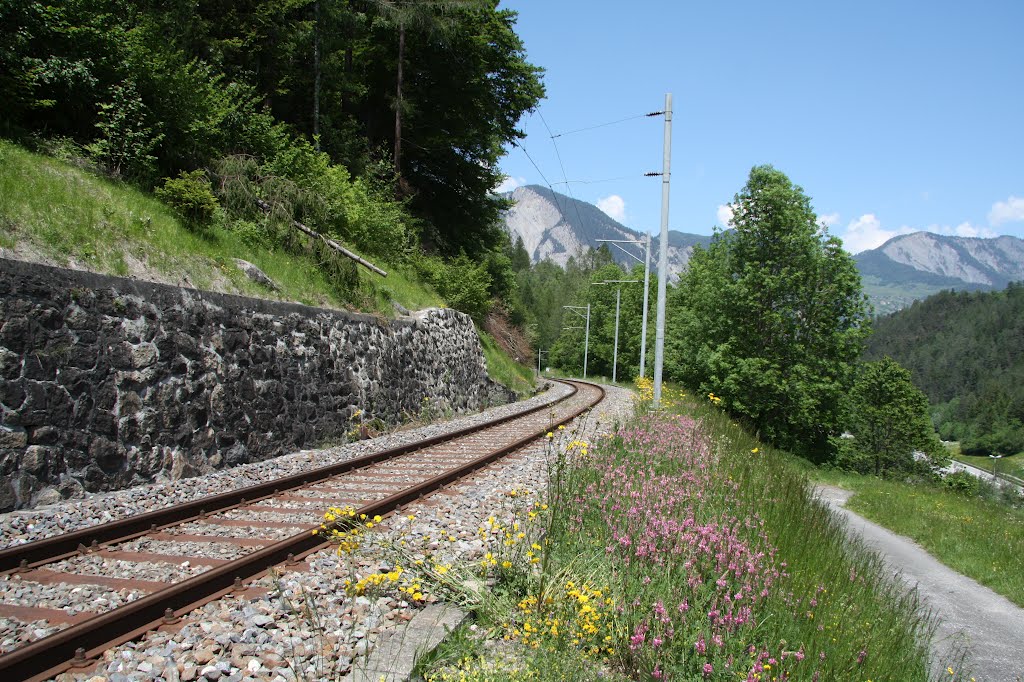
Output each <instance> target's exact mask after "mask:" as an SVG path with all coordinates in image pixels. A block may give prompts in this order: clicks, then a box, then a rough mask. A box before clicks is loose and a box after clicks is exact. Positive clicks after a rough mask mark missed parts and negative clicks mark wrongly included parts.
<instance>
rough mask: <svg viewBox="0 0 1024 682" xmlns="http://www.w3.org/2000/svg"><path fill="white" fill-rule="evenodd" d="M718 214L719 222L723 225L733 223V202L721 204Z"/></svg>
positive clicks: (726, 225) (727, 225)
mask: <svg viewBox="0 0 1024 682" xmlns="http://www.w3.org/2000/svg"><path fill="white" fill-rule="evenodd" d="M716 215H717V216H718V224H719V225H721V226H722V227H729V226H730V225H732V204H719V205H718V211H717V212H716Z"/></svg>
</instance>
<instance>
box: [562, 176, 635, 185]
mask: <svg viewBox="0 0 1024 682" xmlns="http://www.w3.org/2000/svg"><path fill="white" fill-rule="evenodd" d="M634 177H636V176H635V175H620V176H619V177H617V178H605V179H603V180H562V181H561V182H556V183H553V184H555V185H598V184H601V183H602V182H617V181H619V180H629V179H630V178H634Z"/></svg>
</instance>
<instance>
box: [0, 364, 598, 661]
mask: <svg viewBox="0 0 1024 682" xmlns="http://www.w3.org/2000/svg"><path fill="white" fill-rule="evenodd" d="M570 383H571V384H572V385H573V387H574V388H575V389H576V390H575V391H573V393H572V394H570V395H569V396H567V397H565V398H563V399H562V400H561V401H558V402H556V403H553V404H549V405H544V406H541V407H537V408H534V409H532V410H529V411H527V412H523V413H520V414H517V415H514V416H512V417H505V418H502V419H498V420H494V421H492V422H488V423H486V424H483V425H481V426H476V427H471V428H468V429H464V430H461V431H458V432H455V433H451V434H447V435H445V436H443V437H437V438H432V439H428V440H426V441H421V442H418V443H414V444H410V445H406V446H402V447H399V448H393V449H390V450H386V451H383V452H379V453H375V454H372V455H368V456H364V457H360V458H357V459H353V460H349V461H346V462H343V463H340V464H336V465H332V466H329V467H324V468H321V469H317V470H313V471H309V472H304V473H302V474H297V475H294V476H290V477H287V478H282V479H279V480H276V481H273V482H270V483H265V484H261V485H257V486H252V487H249V488H243V489H240V490H235V491H231V492H228V493H223V494H220V495H215V496H212V497H207V498H203V499H200V500H196V501H193V502H189V503H186V504H183V505H178V506H174V507H169V508H166V509H162V510H158V511H155V512H150V513H146V514H140V515H138V516H134V517H129V518H127V519H123V520H121V521H117V522H114V523H108V524H104V525H102V526H98V527H94V528H86V529H83V530H80V531H75V532H73V533H67V534H65V535H61V536H58V537H53V538H48V539H45V540H40V541H37V542H32V543H29V544H25V545H20V546H17V547H12V548H9V549H6V550H2V551H0V577H3V578H4V579H14V580H18V581H20V582H21V583H22V584H24V585H32V584H38V583H50V584H53V583H64V584H70V585H87V586H90V589H93V590H96V591H99V592H101V593H102V591H104V590H106V591H107V592H108V593H109V595H110V598H107V599H103V598H100V599H97V602H96V603H97V604H101V603H103V602H106V603H107V604H108V606H109V607H110V610H107V611H106V612H104V613H96V611H86V612H82V613H78V614H74V615H69V614H68V613H67V612H66V611H65V610H64V609H62V608H60V607H59V605H56V607H55V608H49V607H40V606H38V605H12V604H0V616H8V617H14V618H18V619H20V620H28V621H39V620H46V621H49V622H51V623H54V624H56V623H62V624H64V625H66V627H65V629H62V630H60V631H59V632H57V633H55V634H52V635H50V636H48V637H44V638H43V639H40V640H37V641H35V642H32V643H30V644H27V645H25V646H22V647H20V648H18V649H15V650H14V651H11V652H8V653H6V654H4V655H2V656H0V679H5V680H6V679H11V680H43V679H48V678H50V677H53V676H54V675H56V674H59V673H60V672H62V671H65V670H67V669H69V668H71V667H73V666H75V665H76V664H84V663H85V662H86V661H88V660H89V659H90V658H95V657H97V656H99V655H101V654H102V652H103V651H105V650H106V649H108V648H110V647H111V646H115V645H117V644H119V643H122V642H125V641H128V640H130V639H133V638H136V637H138V636H140V635H142V634H143V633H145V632H146V631H148V630H151V629H153V628H155V627H158V626H159V625H160V624H162V623H166V622H173V620H174V619H175V618H176V617H178V616H180V615H182V614H185V613H188V612H189V611H191V610H192V609H194V608H196V607H197V606H200V605H202V604H204V603H206V602H208V601H211V600H212V599H216V598H218V597H220V596H223V595H224V594H227V593H229V592H231V591H233V590H238V589H241V588H242V587H243V586H244V583H245V582H246V581H249V580H252V579H253V578H256V577H258V576H260V575H262V574H263V573H265V572H266V571H267V570H268V569H269V568H271V567H273V566H275V565H278V564H281V563H285V562H294V561H297V560H301V559H302V558H303V557H304V556H306V555H308V554H310V553H312V552H315V551H318V550H320V549H322V548H323V547H324V546H326V544H327V543H326V542H324V541H323V539H322V538H321V537H320V536H318V535H315V534H313V533H311V530H313V529H315V528H318V527H319V525H320V522H321V519H322V516H323V512H324V511H325V510H326V509H327V508H328V507H332V506H343V505H352V506H353V507H355V508H356V509H357V511H358V512H359V513H363V514H367V515H368V516H373V515H384V514H387V513H390V512H392V511H394V510H396V509H398V508H400V507H401V506H402V505H404V504H408V503H409V502H412V501H414V500H416V499H418V498H420V497H423V496H424V495H427V494H429V493H431V492H433V491H435V490H438V489H440V488H442V487H444V486H447V485H449V484H451V483H453V482H455V481H457V480H459V479H461V478H463V477H465V476H467V475H469V474H471V473H473V472H474V471H476V470H478V469H480V468H482V467H485V466H487V465H489V464H491V463H492V462H494V461H496V460H498V459H500V458H501V457H503V456H504V455H507V454H509V453H511V452H514V451H516V450H518V449H519V448H522V447H523V446H525V445H527V444H528V443H530V442H532V441H534V440H535V439H537V438H543V437H544V435H545V434H546V433H547V432H548V431H549V430H551V429H552V428H555V427H556V426H557V425H558V424H563V423H566V422H568V421H570V420H572V419H574V418H575V417H577V416H579V415H580V414H582V413H583V412H584V411H586V410H588V409H589V408H591V407H592V406H594V405H596V404H597V403H598V402H600V400H601V398H602V397H603V396H604V391H603V389H601V388H600V387H598V386H595V385H593V384H587V383H582V382H570ZM112 563H113V564H116V565H118V566H120V568H121V570H122V571H123V569H124V567H125V566H128V567H130V570H131V573H132V575H135V576H137V578H135V579H132V580H125V579H124V578H113V577H106V576H105V575H104V572H105V570H106V568H107V567H108V566H110V565H111V564H112ZM154 563H159V564H172V565H176V566H178V567H179V568H180V570H179V571H177V572H178V574H179V575H178V579H177V582H174V583H173V584H168V583H164V582H158V581H153V580H148V579H147V578H146V567H147V566H148V565H151V564H154ZM126 600H130V601H128V602H127V603H123V602H125V601H126ZM119 603H122V604H123V605H119V606H118V604H119ZM115 606H116V608H114V607H115ZM99 608H102V607H99Z"/></svg>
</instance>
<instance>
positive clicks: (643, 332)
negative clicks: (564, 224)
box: [597, 232, 651, 377]
mask: <svg viewBox="0 0 1024 682" xmlns="http://www.w3.org/2000/svg"><path fill="white" fill-rule="evenodd" d="M597 241H598V242H608V243H609V244H611V245H612V246H614V247H615V248H617V249H618V250H619V251H621V252H622V253H624V254H626V255H627V256H629V257H630V258H632V259H633V260H636V261H638V262H642V263H643V264H644V316H643V321H642V322H641V324H642V325H643V326H642V328H641V329H640V376H641V377H645V376H647V374H646V372H645V368H646V360H647V299H648V298H649V296H648V291H649V289H650V281H651V233H650V232H648V233H647V241H646V242H638V241H636V240H634V239H598V240H597ZM619 244H638V245H640V246H643V249H644V259H643V260H642V261H641V260H640V259H639V258H638V257H637V256H636V255H635V254H632V253H630V252H629V251H626V249H624V248H622V247H621V246H619ZM617 281H633V280H617Z"/></svg>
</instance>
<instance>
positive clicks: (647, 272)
mask: <svg viewBox="0 0 1024 682" xmlns="http://www.w3.org/2000/svg"><path fill="white" fill-rule="evenodd" d="M650 281H651V233H650V232H648V233H647V245H646V246H644V319H643V328H642V329H640V376H641V377H645V376H647V375H646V374H645V373H644V366H645V364H644V361H645V360H646V359H647V290H648V289H649V288H650V286H649V283H650Z"/></svg>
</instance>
